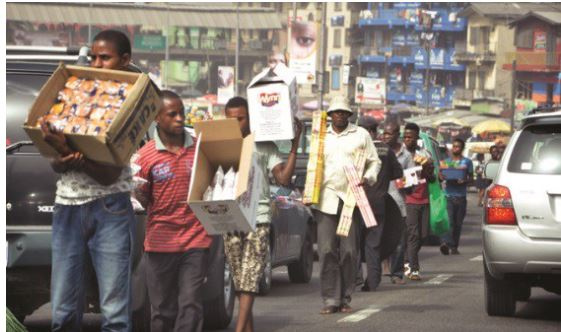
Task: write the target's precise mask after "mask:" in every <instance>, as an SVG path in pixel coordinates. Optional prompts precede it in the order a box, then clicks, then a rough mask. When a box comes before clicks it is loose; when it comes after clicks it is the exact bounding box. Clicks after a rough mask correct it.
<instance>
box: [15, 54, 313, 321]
mask: <svg viewBox="0 0 561 332" xmlns="http://www.w3.org/2000/svg"><path fill="white" fill-rule="evenodd" d="M18 58H21V57H8V58H7V63H6V65H7V68H6V69H7V70H6V106H7V107H6V122H7V127H6V145H7V148H6V201H7V204H6V240H7V256H8V257H7V268H6V282H7V283H6V286H7V287H6V303H7V306H8V307H9V308H10V310H12V312H14V313H15V314H16V315H17V317H18V318H19V319H23V318H24V317H25V315H28V314H30V313H31V312H32V311H33V310H35V309H36V308H37V307H39V306H40V305H42V304H44V303H46V302H48V301H49V294H50V270H51V220H52V211H53V205H54V195H55V188H56V181H57V180H58V175H57V174H56V173H54V172H53V171H52V169H51V167H50V165H49V162H48V160H47V159H46V158H44V157H42V156H41V155H40V154H39V153H38V151H37V149H36V148H35V147H34V145H33V143H32V142H31V141H30V140H29V138H28V137H27V135H26V134H25V132H24V130H23V129H22V124H23V123H24V121H25V119H26V116H27V112H28V110H29V108H30V106H31V104H32V102H33V101H34V100H35V97H36V96H37V93H38V91H39V90H40V88H41V87H42V86H43V84H44V83H45V82H46V80H47V79H48V78H49V76H50V75H51V74H52V72H53V71H54V70H55V69H56V68H57V66H58V61H61V60H62V61H70V63H72V62H75V61H76V60H77V56H70V57H69V56H67V55H65V56H62V57H61V56H57V55H50V56H41V57H37V56H36V55H34V56H33V57H30V58H29V59H28V60H18ZM293 197H294V195H292V196H290V195H287V197H285V196H283V195H278V194H274V195H273V205H274V206H277V207H279V206H282V208H280V207H279V208H278V211H277V212H278V213H277V214H276V215H275V217H274V218H273V220H272V231H271V260H270V264H269V265H270V267H271V269H272V268H273V267H276V266H279V265H288V267H289V278H290V280H291V281H293V282H308V281H309V280H310V278H311V264H312V262H310V258H309V257H310V237H311V233H310V230H309V229H310V228H309V225H310V223H311V220H312V219H311V213H309V209H307V208H306V207H303V206H301V205H300V204H298V202H297V201H294V199H293ZM281 203H282V204H281ZM283 204H284V205H283ZM136 225H137V228H136V235H137V236H136V242H135V243H134V244H133V294H132V297H133V330H134V331H149V325H148V324H149V318H150V305H149V301H148V296H147V292H146V284H145V279H144V270H143V261H142V259H141V258H142V253H143V242H144V230H145V228H144V227H145V215H144V213H142V212H141V211H139V213H138V214H137V223H136ZM312 255H313V253H312ZM290 271H292V272H290ZM267 273H269V272H267ZM91 275H92V276H91V278H90V279H91V280H90V281H89V283H88V287H87V289H88V290H87V294H88V298H87V303H88V305H87V306H86V308H87V309H92V308H93V309H92V310H93V311H95V310H99V308H98V305H97V302H98V300H97V290H96V285H97V283H96V282H95V277H94V276H93V273H92V274H91ZM268 276H269V278H268V280H265V281H264V284H263V285H262V286H261V290H262V292H266V291H267V290H268V289H270V273H269V274H268ZM203 297H204V310H205V328H207V329H212V328H216V329H222V328H226V327H227V326H228V325H229V324H230V322H231V319H232V316H233V312H234V304H235V294H234V287H233V281H232V277H231V275H230V271H229V268H228V264H227V262H226V260H225V257H224V246H223V242H222V238H221V237H219V236H216V237H215V238H214V241H213V245H212V247H211V250H210V261H209V270H208V275H207V279H206V282H205V286H204V289H203Z"/></svg>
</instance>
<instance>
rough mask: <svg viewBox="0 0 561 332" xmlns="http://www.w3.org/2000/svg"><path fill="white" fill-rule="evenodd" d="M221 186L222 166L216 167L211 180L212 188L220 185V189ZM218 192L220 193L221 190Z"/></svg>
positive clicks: (222, 179)
mask: <svg viewBox="0 0 561 332" xmlns="http://www.w3.org/2000/svg"><path fill="white" fill-rule="evenodd" d="M223 184H224V170H223V169H222V166H218V170H217V171H216V174H214V178H213V179H212V186H213V187H214V188H215V189H216V186H217V185H220V187H222V185H223ZM220 191H221V192H222V188H221V190H220Z"/></svg>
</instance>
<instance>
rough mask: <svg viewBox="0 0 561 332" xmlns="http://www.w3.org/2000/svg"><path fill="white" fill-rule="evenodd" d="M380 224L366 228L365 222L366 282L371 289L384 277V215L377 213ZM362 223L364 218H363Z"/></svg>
mask: <svg viewBox="0 0 561 332" xmlns="http://www.w3.org/2000/svg"><path fill="white" fill-rule="evenodd" d="M375 217H376V221H377V222H378V226H374V227H370V228H366V227H364V223H363V226H362V229H363V231H364V259H365V261H366V284H367V285H368V288H370V290H372V291H373V290H375V289H376V288H377V287H378V285H379V284H380V281H381V279H382V260H381V258H380V247H381V245H382V233H383V232H384V220H385V218H384V215H378V214H376V215H375ZM361 223H362V220H361Z"/></svg>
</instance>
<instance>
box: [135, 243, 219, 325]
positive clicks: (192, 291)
mask: <svg viewBox="0 0 561 332" xmlns="http://www.w3.org/2000/svg"><path fill="white" fill-rule="evenodd" d="M144 260H145V261H144V262H145V264H146V284H147V286H148V295H149V297H150V305H151V308H152V317H151V323H150V330H151V331H152V332H167V331H187V332H195V331H202V330H203V292H202V289H203V282H204V279H205V277H206V271H207V266H208V261H207V260H208V249H190V250H188V251H186V252H181V253H156V252H146V253H144Z"/></svg>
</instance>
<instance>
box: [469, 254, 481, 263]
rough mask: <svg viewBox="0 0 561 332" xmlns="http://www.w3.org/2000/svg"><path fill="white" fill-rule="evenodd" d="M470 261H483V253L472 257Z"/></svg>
mask: <svg viewBox="0 0 561 332" xmlns="http://www.w3.org/2000/svg"><path fill="white" fill-rule="evenodd" d="M470 261H472V262H481V261H483V255H479V256H475V257H473V258H472V259H470Z"/></svg>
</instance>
